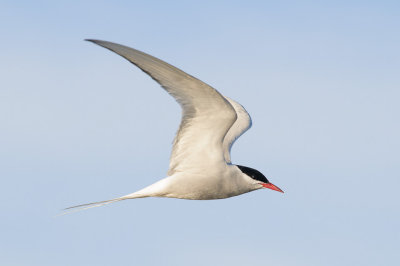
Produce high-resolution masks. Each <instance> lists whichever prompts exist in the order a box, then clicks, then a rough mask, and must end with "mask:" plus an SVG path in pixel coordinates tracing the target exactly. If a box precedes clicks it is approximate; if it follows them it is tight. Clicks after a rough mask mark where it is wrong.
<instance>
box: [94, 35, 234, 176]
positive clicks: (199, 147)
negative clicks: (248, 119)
mask: <svg viewBox="0 0 400 266" xmlns="http://www.w3.org/2000/svg"><path fill="white" fill-rule="evenodd" d="M88 41H91V42H93V43H95V44H98V45H100V46H102V47H105V48H107V49H109V50H111V51H113V52H115V53H117V54H119V55H120V56H122V57H124V58H125V59H127V60H128V61H130V62H131V63H133V64H134V65H136V66H137V67H139V68H140V69H141V70H143V71H144V72H145V73H146V74H148V75H149V76H150V77H151V78H153V79H154V80H155V81H157V82H158V83H159V84H160V85H161V86H162V87H163V88H164V89H165V90H166V91H167V92H168V93H169V94H170V95H172V96H173V97H174V98H175V100H176V101H177V102H178V103H179V104H180V105H181V107H182V121H181V124H180V126H179V130H178V132H177V134H176V136H175V140H174V144H173V149H172V154H171V160H170V166H169V170H168V175H172V174H174V173H176V172H184V171H185V172H189V173H193V174H200V173H201V172H203V171H204V169H207V168H212V167H218V165H219V164H221V163H223V164H226V160H225V158H226V157H225V156H226V155H224V154H225V151H224V147H223V141H224V138H225V135H226V134H227V132H228V130H229V129H230V128H231V126H232V125H233V124H234V122H235V121H236V119H237V114H236V112H235V109H234V108H233V107H232V105H231V103H229V102H228V100H226V99H225V97H224V96H222V95H221V94H220V93H219V92H218V91H216V90H215V89H214V88H212V87H210V86H209V85H207V84H205V83H204V82H202V81H200V80H198V79H197V78H195V77H193V76H191V75H188V74H187V73H185V72H183V71H182V70H180V69H178V68H176V67H174V66H172V65H170V64H168V63H166V62H164V61H161V60H159V59H157V58H155V57H153V56H151V55H148V54H146V53H143V52H140V51H138V50H135V49H132V48H129V47H127V46H123V45H119V44H116V43H111V42H106V41H100V40H88ZM233 135H235V133H233ZM228 142H230V143H229V145H228V146H230V145H231V143H233V141H228ZM228 150H229V148H228ZM228 152H229V151H228Z"/></svg>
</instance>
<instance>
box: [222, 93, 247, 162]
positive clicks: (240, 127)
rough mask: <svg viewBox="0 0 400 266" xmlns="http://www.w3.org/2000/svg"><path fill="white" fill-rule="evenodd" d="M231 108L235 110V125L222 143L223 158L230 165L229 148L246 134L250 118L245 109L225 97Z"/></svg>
mask: <svg viewBox="0 0 400 266" xmlns="http://www.w3.org/2000/svg"><path fill="white" fill-rule="evenodd" d="M225 98H226V99H227V100H228V101H229V103H230V104H231V105H232V107H233V108H234V109H235V111H236V114H237V119H236V121H235V123H234V124H233V125H232V126H231V128H230V129H229V131H228V133H226V135H225V138H224V142H223V146H222V148H223V150H224V157H225V161H226V162H227V163H231V148H232V145H233V143H234V142H235V141H236V140H237V139H238V138H239V137H240V136H241V135H243V134H244V132H246V131H247V130H248V129H249V128H250V127H251V117H250V115H249V113H247V111H246V109H244V107H243V106H242V105H240V104H239V103H238V102H235V101H234V100H232V99H230V98H228V97H225Z"/></svg>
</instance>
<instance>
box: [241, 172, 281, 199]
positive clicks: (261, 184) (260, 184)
mask: <svg viewBox="0 0 400 266" xmlns="http://www.w3.org/2000/svg"><path fill="white" fill-rule="evenodd" d="M236 166H237V167H238V168H239V169H240V171H242V173H243V174H245V175H246V176H248V177H250V178H252V179H253V180H254V185H255V186H256V189H260V188H269V189H272V190H276V191H279V192H282V193H284V192H283V190H282V189H280V188H279V187H277V186H275V185H274V184H272V183H271V182H269V181H268V179H267V178H266V177H265V176H264V175H263V174H262V173H260V172H259V171H257V170H256V169H253V168H250V167H246V166H241V165H236Z"/></svg>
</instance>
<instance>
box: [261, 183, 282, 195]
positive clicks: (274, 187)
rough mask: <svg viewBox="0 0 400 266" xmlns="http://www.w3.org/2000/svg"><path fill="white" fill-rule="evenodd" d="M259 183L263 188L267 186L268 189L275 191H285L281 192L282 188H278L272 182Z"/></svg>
mask: <svg viewBox="0 0 400 266" xmlns="http://www.w3.org/2000/svg"><path fill="white" fill-rule="evenodd" d="M261 185H262V186H263V187H265V188H269V189H272V190H276V191H279V192H282V193H285V192H283V190H282V189H280V188H278V187H277V186H275V185H274V184H272V183H263V184H261Z"/></svg>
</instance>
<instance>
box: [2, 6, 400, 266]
mask: <svg viewBox="0 0 400 266" xmlns="http://www.w3.org/2000/svg"><path fill="white" fill-rule="evenodd" d="M277 2H279V3H277ZM0 25H1V26H0V36H1V43H0V48H1V49H0V73H1V79H0V177H1V186H0V192H1V193H0V195H1V198H0V199H1V200H0V208H1V219H0V228H1V236H0V265H7V266H22V265H23V266H25V265H29V266H32V265H33V266H71V265H74V266H75V265H76V266H87V265H96V266H106V265H107V266H108V265H177V266H183V265H191V266H201V265H230V266H236V265H237V266H239V265H252V266H258V265H272V266H314V265H315V266H320V265H324V266H337V265H341V266H346V265H349V266H350V265H352V266H353V265H374V266H375V265H385V266H387V265H400V252H399V250H400V229H399V228H400V213H399V208H400V196H399V190H400V154H399V150H400V141H399V135H400V124H399V114H400V107H399V106H400V34H399V29H400V4H399V2H398V1H274V2H272V1H196V3H195V2H194V1H192V2H191V3H190V1H40V0H38V1H7V0H6V1H1V2H0ZM85 38H97V39H103V40H108V41H113V42H117V43H121V44H125V45H128V46H131V47H134V48H136V49H139V50H142V51H145V52H147V53H150V54H152V55H154V56H156V57H159V58H161V59H163V60H165V61H167V62H169V63H171V64H173V65H175V66H177V67H179V68H181V69H183V70H184V71H186V72H188V73H189V74H192V75H194V76H196V77H198V78H199V79H201V80H203V81H205V82H206V83H208V84H210V85H211V86H213V87H215V88H217V89H218V90H219V91H220V92H221V93H222V94H224V95H226V96H229V97H231V98H233V99H235V100H237V101H239V102H240V103H241V104H242V105H244V106H245V107H246V109H247V110H248V112H249V113H250V114H251V116H252V119H253V127H252V128H251V130H250V131H248V132H247V133H246V134H244V135H243V136H242V137H241V138H240V139H239V140H238V141H237V143H236V144H235V146H234V147H233V149H232V158H233V162H234V163H237V164H241V165H246V166H250V167H253V168H256V169H258V170H260V171H261V172H263V173H264V174H265V175H266V176H267V177H268V178H269V179H270V181H271V182H273V183H274V184H276V185H278V186H279V187H281V188H282V189H283V190H285V192H286V193H285V194H281V193H277V192H274V191H270V190H268V191H267V190H259V191H256V192H252V193H249V194H245V195H242V196H238V197H235V198H230V199H226V200H216V201H186V200H176V199H138V200H131V201H125V202H121V203H118V204H113V205H108V206H105V207H101V208H95V209H91V210H88V211H84V212H79V213H75V214H71V215H67V216H62V217H56V218H55V217H54V216H55V215H57V214H59V213H60V212H61V209H63V208H65V207H68V206H71V205H76V204H80V203H86V202H91V201H98V200H105V199H110V198H113V197H116V196H120V195H124V194H128V193H131V192H134V191H136V190H138V189H140V188H142V187H144V186H146V185H148V184H151V183H153V182H155V181H157V180H159V179H161V178H163V177H165V176H166V171H167V168H168V163H169V153H170V150H171V142H172V140H173V137H174V134H175V132H176V130H177V127H178V125H179V120H180V108H179V106H178V104H176V103H175V101H174V100H173V98H171V97H170V96H169V95H168V94H167V93H165V92H164V91H163V90H162V89H161V87H159V85H158V84H157V83H155V82H154V81H153V80H152V79H150V78H149V77H148V76H147V75H146V74H144V73H143V72H141V71H140V70H138V69H137V68H135V67H134V66H133V65H131V64H129V63H128V62H127V61H125V60H124V59H122V58H121V57H119V56H117V55H115V54H113V53H111V52H110V51H107V50H106V49H103V48H101V47H98V46H95V45H93V44H91V43H88V42H84V41H83V39H85Z"/></svg>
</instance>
